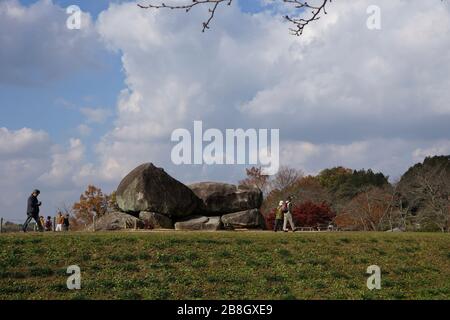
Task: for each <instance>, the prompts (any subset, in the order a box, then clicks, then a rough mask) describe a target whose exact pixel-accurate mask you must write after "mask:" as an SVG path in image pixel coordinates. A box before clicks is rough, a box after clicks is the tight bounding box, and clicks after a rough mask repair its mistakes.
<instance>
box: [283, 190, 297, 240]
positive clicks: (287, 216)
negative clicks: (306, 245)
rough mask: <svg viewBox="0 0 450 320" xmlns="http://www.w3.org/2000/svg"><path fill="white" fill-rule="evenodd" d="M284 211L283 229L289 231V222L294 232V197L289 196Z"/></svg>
mask: <svg viewBox="0 0 450 320" xmlns="http://www.w3.org/2000/svg"><path fill="white" fill-rule="evenodd" d="M282 212H283V213H284V223H283V231H284V232H288V229H287V224H288V222H289V225H290V226H291V230H292V232H295V231H296V228H295V225H294V221H293V220H292V197H291V196H289V197H288V198H287V199H286V201H285V202H284V204H283V208H282Z"/></svg>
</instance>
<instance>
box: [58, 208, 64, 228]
mask: <svg viewBox="0 0 450 320" xmlns="http://www.w3.org/2000/svg"><path fill="white" fill-rule="evenodd" d="M63 224H64V217H63V215H62V213H61V212H58V215H57V216H56V231H62V227H63Z"/></svg>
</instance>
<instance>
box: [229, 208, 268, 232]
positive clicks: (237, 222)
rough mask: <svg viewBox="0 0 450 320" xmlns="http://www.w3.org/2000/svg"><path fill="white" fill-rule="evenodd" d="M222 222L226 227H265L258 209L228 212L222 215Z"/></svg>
mask: <svg viewBox="0 0 450 320" xmlns="http://www.w3.org/2000/svg"><path fill="white" fill-rule="evenodd" d="M222 223H223V224H224V225H225V226H226V227H228V226H231V227H233V228H237V229H238V228H245V229H265V222H264V217H263V216H262V214H261V212H260V211H259V210H258V209H251V210H245V211H240V212H234V213H229V214H226V215H223V216H222Z"/></svg>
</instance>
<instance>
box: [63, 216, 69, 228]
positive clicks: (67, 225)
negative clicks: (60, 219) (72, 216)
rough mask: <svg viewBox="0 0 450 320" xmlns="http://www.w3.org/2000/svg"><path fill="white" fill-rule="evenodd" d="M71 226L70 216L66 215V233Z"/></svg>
mask: <svg viewBox="0 0 450 320" xmlns="http://www.w3.org/2000/svg"><path fill="white" fill-rule="evenodd" d="M69 226H70V220H69V214H66V215H65V216H64V231H69Z"/></svg>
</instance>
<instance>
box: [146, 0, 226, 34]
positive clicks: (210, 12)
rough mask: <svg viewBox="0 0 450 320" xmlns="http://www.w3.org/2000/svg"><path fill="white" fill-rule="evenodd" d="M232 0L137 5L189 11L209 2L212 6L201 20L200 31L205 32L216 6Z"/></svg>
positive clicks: (194, 0)
mask: <svg viewBox="0 0 450 320" xmlns="http://www.w3.org/2000/svg"><path fill="white" fill-rule="evenodd" d="M232 2H233V0H192V3H191V4H185V5H167V4H165V3H164V2H163V3H161V4H156V5H155V4H148V5H142V4H138V6H139V7H140V8H142V9H172V10H174V9H175V10H180V9H181V10H185V11H186V12H189V11H191V10H192V9H193V8H194V7H196V6H198V5H204V4H211V5H212V7H210V8H209V9H208V11H209V18H208V19H207V20H206V21H205V22H203V30H202V32H205V30H206V29H209V24H210V23H211V21H212V19H214V15H215V13H216V10H217V8H218V6H219V5H220V4H221V3H225V4H226V5H228V6H230V5H231V3H232Z"/></svg>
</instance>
